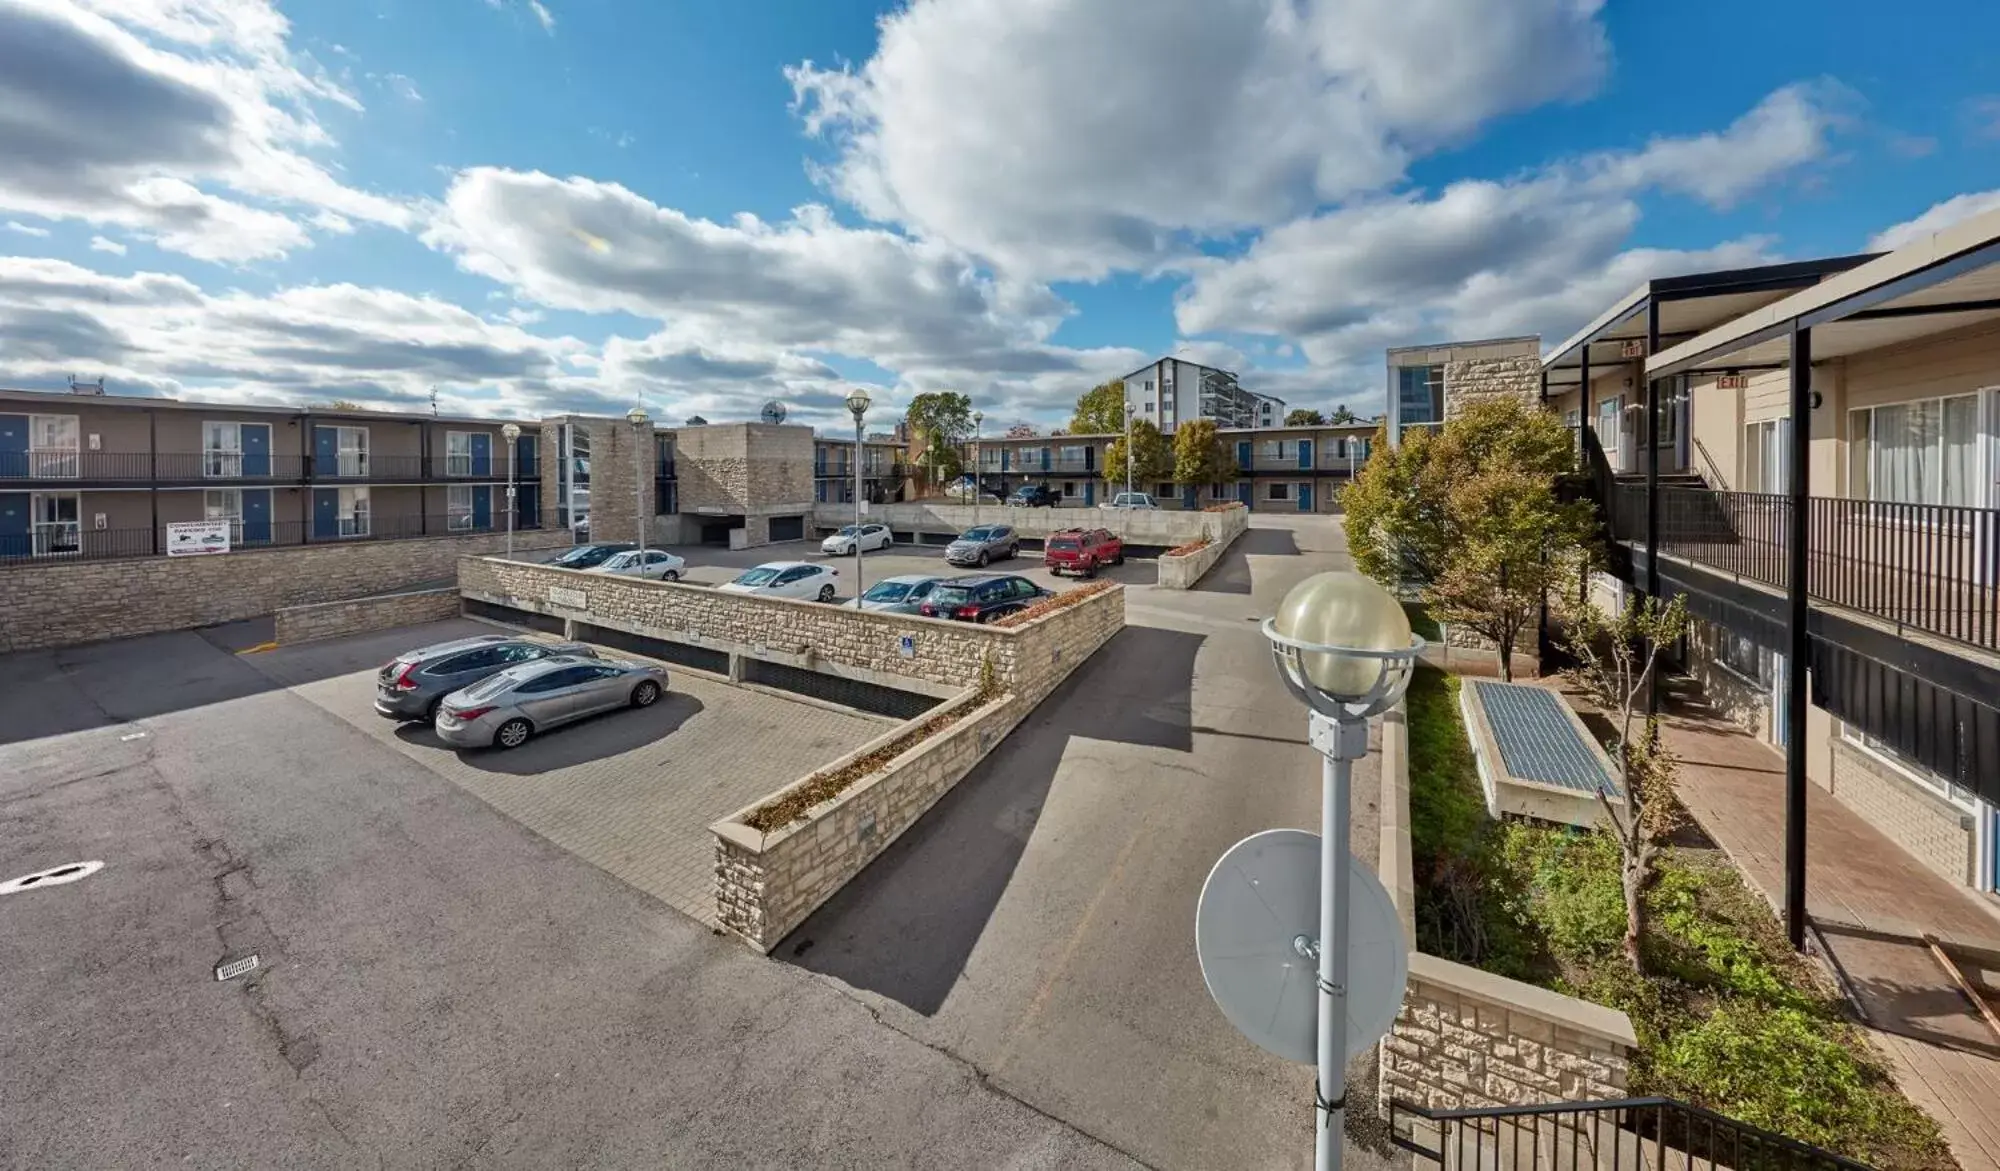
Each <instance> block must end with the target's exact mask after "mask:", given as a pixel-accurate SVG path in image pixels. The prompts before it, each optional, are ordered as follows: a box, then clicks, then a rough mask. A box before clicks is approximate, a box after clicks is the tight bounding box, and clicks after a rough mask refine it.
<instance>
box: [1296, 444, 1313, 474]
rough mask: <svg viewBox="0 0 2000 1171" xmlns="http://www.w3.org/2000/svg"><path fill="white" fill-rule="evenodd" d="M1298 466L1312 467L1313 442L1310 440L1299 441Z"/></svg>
mask: <svg viewBox="0 0 2000 1171" xmlns="http://www.w3.org/2000/svg"><path fill="white" fill-rule="evenodd" d="M1299 466H1300V467H1302V468H1309V467H1311V466H1313V441H1312V440H1310V439H1301V440H1299Z"/></svg>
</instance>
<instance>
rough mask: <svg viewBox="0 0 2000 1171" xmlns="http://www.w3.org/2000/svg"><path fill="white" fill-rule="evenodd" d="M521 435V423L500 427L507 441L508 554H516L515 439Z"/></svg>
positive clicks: (502, 436)
mask: <svg viewBox="0 0 2000 1171" xmlns="http://www.w3.org/2000/svg"><path fill="white" fill-rule="evenodd" d="M520 437H521V425H520V424H519V423H509V424H507V425H506V426H504V427H502V428H500V438H502V439H504V440H506V441H507V556H509V557H512V556H513V555H514V471H515V467H514V463H515V461H514V451H515V447H514V441H515V440H517V439H519V438H520Z"/></svg>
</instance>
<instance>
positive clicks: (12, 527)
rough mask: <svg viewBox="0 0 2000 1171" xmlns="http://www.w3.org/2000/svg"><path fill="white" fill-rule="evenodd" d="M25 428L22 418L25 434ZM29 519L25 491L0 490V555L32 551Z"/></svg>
mask: <svg viewBox="0 0 2000 1171" xmlns="http://www.w3.org/2000/svg"><path fill="white" fill-rule="evenodd" d="M10 417H18V416H10ZM27 430H28V421H27V420H26V419H22V420H21V432H22V434H26V433H27ZM21 462H22V463H23V464H26V463H27V460H26V459H25V458H23V459H22V461H21ZM24 470H25V469H24ZM30 519H31V518H30V517H29V515H28V494H27V493H26V492H0V557H26V556H27V555H28V554H29V553H31V552H33V551H34V544H33V542H32V541H31V540H30V539H29V534H30V533H32V532H33V531H34V530H33V529H32V528H31V527H30V524H29V521H30Z"/></svg>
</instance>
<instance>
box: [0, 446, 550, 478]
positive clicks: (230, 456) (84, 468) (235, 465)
mask: <svg viewBox="0 0 2000 1171" xmlns="http://www.w3.org/2000/svg"><path fill="white" fill-rule="evenodd" d="M507 474H508V469H507V457H506V455H505V453H504V452H503V453H502V454H500V455H495V456H488V457H485V458H474V457H473V456H471V455H469V454H466V453H463V452H461V453H459V454H456V455H432V456H423V455H372V454H370V453H369V452H366V451H342V452H339V453H337V454H335V455H333V456H331V457H327V458H321V457H319V456H316V455H296V454H274V453H270V452H246V451H222V450H211V451H200V452H191V451H78V450H35V451H0V484H8V485H10V486H12V485H15V484H17V483H25V484H28V485H35V486H42V485H50V484H53V485H61V484H62V483H64V482H65V481H70V480H76V481H89V482H94V483H106V482H110V483H130V484H135V485H145V484H153V483H197V482H201V481H207V480H215V481H223V482H233V481H238V480H255V481H273V482H280V483H302V482H304V481H307V480H364V479H365V480H432V481H447V480H495V481H497V480H504V479H506V478H507ZM540 474H541V473H540V471H539V470H538V469H537V467H536V465H535V463H534V462H533V461H528V460H524V461H522V462H521V464H520V465H519V466H518V467H516V468H515V469H514V475H515V476H516V477H517V478H518V479H521V480H524V481H525V480H533V479H536V478H538V477H539V476H540Z"/></svg>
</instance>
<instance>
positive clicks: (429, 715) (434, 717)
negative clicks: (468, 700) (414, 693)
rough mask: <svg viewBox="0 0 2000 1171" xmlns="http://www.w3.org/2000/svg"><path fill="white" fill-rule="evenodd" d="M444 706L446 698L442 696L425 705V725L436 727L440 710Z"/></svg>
mask: <svg viewBox="0 0 2000 1171" xmlns="http://www.w3.org/2000/svg"><path fill="white" fill-rule="evenodd" d="M443 706H444V696H442V695H440V696H438V697H437V698H436V699H434V700H432V701H430V702H429V703H428V704H425V705H424V723H426V724H431V725H435V724H436V723H437V722H438V709H439V708H441V707H443Z"/></svg>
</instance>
